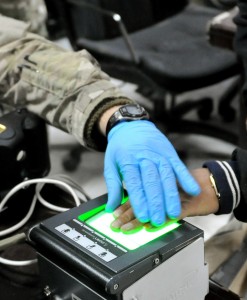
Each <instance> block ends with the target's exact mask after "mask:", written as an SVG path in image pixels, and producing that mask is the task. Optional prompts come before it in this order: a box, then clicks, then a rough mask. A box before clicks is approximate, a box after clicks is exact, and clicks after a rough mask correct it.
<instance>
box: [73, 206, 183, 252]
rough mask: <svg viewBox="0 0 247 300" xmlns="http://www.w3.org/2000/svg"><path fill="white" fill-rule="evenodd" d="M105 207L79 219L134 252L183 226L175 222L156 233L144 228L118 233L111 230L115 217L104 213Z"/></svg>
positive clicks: (93, 210) (100, 207)
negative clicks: (127, 232) (128, 232)
mask: <svg viewBox="0 0 247 300" xmlns="http://www.w3.org/2000/svg"><path fill="white" fill-rule="evenodd" d="M104 207H105V205H102V206H99V207H97V208H94V209H92V210H91V211H88V212H87V213H84V214H82V215H80V216H79V217H78V219H79V220H81V221H84V222H85V223H86V224H88V225H89V226H90V227H92V228H93V229H95V230H97V231H98V232H100V233H101V234H103V235H104V236H105V237H108V238H110V239H111V240H113V241H115V242H116V243H117V244H120V245H122V246H124V247H125V248H127V249H129V250H134V249H137V248H139V247H141V246H143V245H146V244H147V243H149V242H151V241H153V240H155V239H157V238H158V237H160V236H162V235H164V234H166V233H168V232H170V231H172V230H174V229H175V228H177V227H179V226H180V225H181V224H180V223H179V222H173V223H169V224H166V225H164V226H161V227H159V228H158V229H157V230H155V231H149V230H147V229H146V228H145V227H143V228H142V229H141V230H139V231H137V232H134V233H131V234H124V233H123V232H121V231H118V232H116V231H113V230H112V229H111V227H110V225H111V223H112V222H113V221H114V216H113V214H112V213H108V212H106V211H104Z"/></svg>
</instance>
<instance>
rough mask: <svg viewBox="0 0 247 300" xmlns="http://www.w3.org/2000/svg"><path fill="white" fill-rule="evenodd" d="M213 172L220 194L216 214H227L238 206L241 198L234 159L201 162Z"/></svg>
mask: <svg viewBox="0 0 247 300" xmlns="http://www.w3.org/2000/svg"><path fill="white" fill-rule="evenodd" d="M203 167H204V168H208V169H209V171H210V172H211V173H212V174H213V176H214V179H215V183H216V187H217V190H218V192H219V194H220V201H219V210H218V211H217V212H216V215H222V214H229V213H231V212H232V211H233V210H234V209H235V208H237V207H238V205H239V203H240V199H241V193H240V186H239V172H238V167H237V163H236V162H235V161H208V162H205V163H204V164H203Z"/></svg>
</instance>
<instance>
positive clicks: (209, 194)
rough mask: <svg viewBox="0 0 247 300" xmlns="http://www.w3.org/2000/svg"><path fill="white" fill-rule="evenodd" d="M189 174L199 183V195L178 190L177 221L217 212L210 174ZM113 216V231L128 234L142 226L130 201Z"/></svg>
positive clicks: (202, 171) (203, 169) (200, 172)
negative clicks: (179, 204)
mask: <svg viewBox="0 0 247 300" xmlns="http://www.w3.org/2000/svg"><path fill="white" fill-rule="evenodd" d="M191 173H192V175H193V176H194V178H195V179H196V180H197V182H198V183H199V185H200V187H201V193H200V194H199V195H198V196H189V195H188V194H186V193H184V192H183V191H182V190H180V198H181V206H182V211H181V213H180V215H179V216H178V219H183V218H185V217H189V216H190V217H192V216H203V215H208V214H211V213H215V212H217V211H218V209H219V201H218V198H217V197H216V195H215V192H214V189H213V188H212V185H211V182H210V180H209V175H210V172H209V171H208V169H206V168H200V169H195V170H193V171H192V172H191ZM114 216H115V218H116V219H115V220H114V221H113V223H112V224H111V227H112V229H113V230H121V231H123V232H129V231H132V230H134V229H135V230H136V229H138V228H141V227H142V226H143V223H141V222H140V221H139V220H138V219H137V218H136V217H135V214H134V211H133V208H132V207H131V200H130V201H128V202H126V203H125V204H123V205H121V206H119V207H118V208H117V209H116V210H115V211H114ZM167 221H169V220H167Z"/></svg>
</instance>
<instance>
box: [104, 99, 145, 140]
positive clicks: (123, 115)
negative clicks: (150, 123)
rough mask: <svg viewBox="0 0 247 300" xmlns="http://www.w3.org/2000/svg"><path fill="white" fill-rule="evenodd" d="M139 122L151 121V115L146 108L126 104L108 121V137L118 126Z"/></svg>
mask: <svg viewBox="0 0 247 300" xmlns="http://www.w3.org/2000/svg"><path fill="white" fill-rule="evenodd" d="M137 120H149V114H148V112H147V111H146V110H145V108H144V107H142V106H140V105H138V104H126V105H123V106H121V107H120V108H119V109H118V110H117V111H115V112H114V114H113V115H112V116H111V117H110V119H109V120H108V122H107V126H106V136H107V135H108V134H109V132H110V130H111V129H112V128H113V127H115V126H116V125H117V124H119V123H121V122H130V121H137Z"/></svg>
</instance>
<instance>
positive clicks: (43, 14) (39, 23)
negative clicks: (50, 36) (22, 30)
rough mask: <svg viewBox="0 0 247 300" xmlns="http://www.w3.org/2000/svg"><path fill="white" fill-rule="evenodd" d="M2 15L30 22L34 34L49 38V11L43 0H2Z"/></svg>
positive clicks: (0, 8)
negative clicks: (47, 26) (47, 24)
mask: <svg viewBox="0 0 247 300" xmlns="http://www.w3.org/2000/svg"><path fill="white" fill-rule="evenodd" d="M0 14H2V15H4V16H7V17H10V18H14V19H17V20H21V21H24V22H28V23H29V24H30V30H31V31H32V32H34V33H37V34H40V35H42V36H47V30H46V24H45V22H46V19H47V10H46V5H45V3H44V1H43V0H0Z"/></svg>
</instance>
